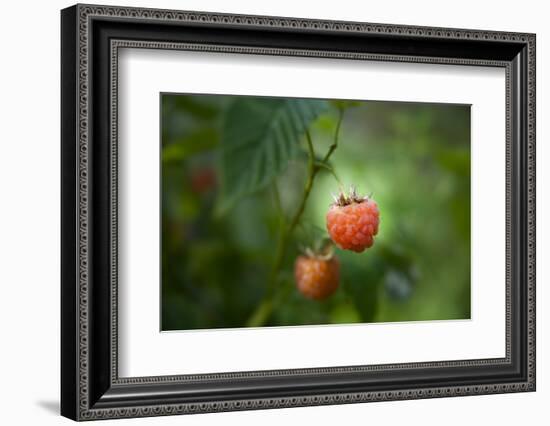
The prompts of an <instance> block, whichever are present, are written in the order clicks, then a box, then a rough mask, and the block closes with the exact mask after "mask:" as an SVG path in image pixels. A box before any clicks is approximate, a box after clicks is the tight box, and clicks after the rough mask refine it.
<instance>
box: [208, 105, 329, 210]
mask: <svg viewBox="0 0 550 426" xmlns="http://www.w3.org/2000/svg"><path fill="white" fill-rule="evenodd" d="M326 109H328V103H327V102H325V101H322V100H312V99H276V98H248V97H242V98H238V99H237V100H235V102H233V104H232V105H231V106H230V107H229V108H228V110H227V113H226V117H225V125H224V127H223V131H222V139H221V148H222V149H221V181H222V188H221V189H222V190H221V193H220V197H221V198H220V200H219V204H218V206H217V209H218V213H223V212H226V211H227V210H229V209H230V208H231V207H232V206H233V205H234V204H235V203H236V202H237V201H238V200H239V199H240V198H242V197H245V196H247V195H250V194H252V193H254V192H256V191H259V190H261V189H263V188H265V187H266V186H267V185H268V184H269V183H270V182H271V181H272V180H273V179H274V178H275V177H276V176H277V175H278V174H280V173H281V172H283V171H284V170H285V169H286V167H287V165H288V162H289V161H290V160H292V159H294V158H296V157H297V156H298V154H299V152H300V149H299V141H300V138H301V137H302V136H303V134H304V133H305V131H306V130H307V129H308V127H309V126H310V124H311V123H312V121H314V120H315V119H316V118H317V117H318V116H319V115H320V114H321V113H322V112H324V111H325V110H326Z"/></svg>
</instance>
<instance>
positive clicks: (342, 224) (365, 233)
mask: <svg viewBox="0 0 550 426" xmlns="http://www.w3.org/2000/svg"><path fill="white" fill-rule="evenodd" d="M379 223H380V212H379V211H378V205H377V204H376V202H375V201H374V200H373V199H372V198H369V197H364V198H363V197H358V196H357V194H356V193H355V190H354V189H352V190H351V192H350V195H349V196H345V195H344V194H340V196H339V197H338V198H336V200H335V202H334V203H333V204H332V205H331V206H330V209H329V211H328V213H327V230H328V233H329V235H330V238H331V239H332V241H334V243H335V244H336V245H337V246H338V247H340V248H341V249H344V250H352V251H355V252H357V253H361V252H362V251H363V250H365V249H367V248H369V247H371V246H372V245H373V244H374V236H375V235H376V234H377V233H378V225H379Z"/></svg>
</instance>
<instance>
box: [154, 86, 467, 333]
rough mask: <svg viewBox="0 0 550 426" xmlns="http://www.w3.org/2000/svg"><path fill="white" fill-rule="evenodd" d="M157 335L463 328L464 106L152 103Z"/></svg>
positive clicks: (212, 100)
mask: <svg viewBox="0 0 550 426" xmlns="http://www.w3.org/2000/svg"><path fill="white" fill-rule="evenodd" d="M160 117H161V120H160V121H161V129H160V133H161V143H160V145H161V146H160V163H161V167H160V170H161V191H160V194H161V200H160V209H161V224H160V227H161V253H160V259H161V280H160V282H161V289H160V291H161V331H184V330H199V329H200V330H207V329H220V328H241V327H282V326H316V325H335V324H353V323H391V322H410V321H442V320H469V319H470V317H471V291H470V287H471V276H470V242H471V241H470V233H471V230H470V207H471V202H470V195H471V188H470V185H471V173H470V162H471V155H470V135H471V128H470V105H465V104H447V103H411V102H395V101H380V100H341V99H305V98H286V97H259V96H241V95H225V94H224V95H217V94H216V95H214V94H185V93H161V94H160Z"/></svg>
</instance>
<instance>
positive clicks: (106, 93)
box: [61, 5, 535, 420]
mask: <svg viewBox="0 0 550 426" xmlns="http://www.w3.org/2000/svg"><path fill="white" fill-rule="evenodd" d="M61 28H62V31H61V37H62V40H61V50H62V76H61V81H62V93H61V98H62V121H61V128H62V147H61V159H62V176H61V178H62V184H61V189H62V218H61V220H62V235H61V238H62V289H61V309H62V312H61V320H62V330H61V332H62V336H61V337H62V341H61V346H62V347H61V349H62V350H61V353H62V359H61V367H62V368H61V370H62V374H61V385H62V386H61V413H62V415H64V416H66V417H69V418H71V419H74V420H92V419H104V418H118V417H140V416H158V415H169V414H186V413H204V412H215V411H229V410H246V409H263V408H277V407H292V406H308V405H322V404H343V403H353V402H367V401H381V400H399V399H415V398H434V397H443V396H463V395H476V394H489V393H503V392H518V391H534V390H535V35H534V34H520V33H508V32H506V33H505V32H493V31H477V30H462V29H449V28H425V27H413V26H401V25H382V24H368V23H358V22H334V21H319V20H306V19H293V18H279V17H263V16H242V15H226V14H213V13H201V12H183V11H168V10H153V9H134V8H126V7H104V6H95V5H76V6H73V7H70V8H67V9H64V10H63V11H62V13H61ZM121 47H134V48H148V49H187V50H199V51H216V52H231V53H241V54H247V53H255V54H265V55H290V56H311V57H320V58H342V59H355V60H371V61H372V60H374V61H377V60H384V61H395V62H422V63H433V64H455V65H463V66H468V65H485V66H492V67H501V68H504V69H505V71H506V111H507V113H506V115H507V117H506V124H507V130H506V139H507V140H506V147H507V153H506V182H507V183H506V198H507V200H506V205H507V211H506V229H505V230H504V229H503V232H506V242H507V243H506V245H507V247H506V356H505V357H504V358H496V359H479V360H460V361H445V362H430V363H410V364H386V365H371V366H369V365H364V366H337V367H336V366H327V367H326V368H315V369H301V370H273V371H255V372H242V373H220V374H205V375H191V376H190V375H182V376H161V377H136V378H120V377H119V376H118V367H117V362H118V358H117V344H118V343H117V341H118V340H117V336H118V335H117V333H118V328H117V226H118V223H117V214H116V213H117V211H116V202H117V126H116V119H117V87H118V86H117V85H118V79H117V57H118V56H117V55H118V49H119V48H121Z"/></svg>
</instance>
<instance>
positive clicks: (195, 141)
mask: <svg viewBox="0 0 550 426" xmlns="http://www.w3.org/2000/svg"><path fill="white" fill-rule="evenodd" d="M218 142H219V135H218V132H217V131H216V129H215V128H213V127H203V128H201V129H198V130H196V131H194V132H193V133H191V134H190V135H188V136H187V137H185V138H181V139H178V140H177V141H175V142H173V143H171V144H167V145H165V146H163V148H162V161H163V163H170V162H177V161H182V160H184V159H185V158H187V157H189V156H191V155H193V154H198V153H199V152H202V151H208V150H211V149H214V148H215V147H216V146H217V145H218Z"/></svg>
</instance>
